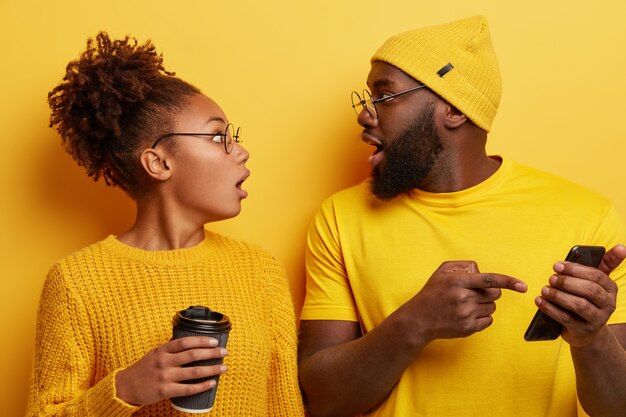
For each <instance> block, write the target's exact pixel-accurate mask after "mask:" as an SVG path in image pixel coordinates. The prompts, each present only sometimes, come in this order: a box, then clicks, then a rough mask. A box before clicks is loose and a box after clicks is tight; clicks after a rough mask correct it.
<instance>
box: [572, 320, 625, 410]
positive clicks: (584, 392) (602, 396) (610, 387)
mask: <svg viewBox="0 0 626 417" xmlns="http://www.w3.org/2000/svg"><path fill="white" fill-rule="evenodd" d="M571 352H572V358H573V360H574V367H575V369H576V386H577V390H578V397H579V398H580V402H581V405H582V406H583V408H584V409H585V411H586V412H587V413H588V414H589V415H590V416H592V417H596V416H598V417H604V416H611V417H613V416H615V417H621V416H623V415H624V410H626V351H624V348H623V347H622V346H621V345H620V343H619V341H618V340H617V338H616V337H615V334H614V333H613V331H612V330H611V328H610V326H605V327H604V328H603V329H602V330H601V331H600V333H599V334H598V336H597V338H596V340H595V341H594V342H592V343H591V345H590V346H585V347H582V348H575V347H572V348H571Z"/></svg>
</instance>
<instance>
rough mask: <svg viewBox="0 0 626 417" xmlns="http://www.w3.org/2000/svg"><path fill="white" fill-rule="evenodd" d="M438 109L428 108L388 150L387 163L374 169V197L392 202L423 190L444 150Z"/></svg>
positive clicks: (385, 161)
mask: <svg viewBox="0 0 626 417" xmlns="http://www.w3.org/2000/svg"><path fill="white" fill-rule="evenodd" d="M434 113H435V109H434V107H433V106H432V105H429V106H427V107H426V108H425V109H424V111H423V112H422V113H421V114H420V116H419V117H418V118H417V119H416V120H415V121H414V122H413V123H412V124H411V125H410V126H409V127H408V128H407V129H406V130H405V131H404V132H402V133H401V134H400V135H399V137H398V138H397V139H396V140H394V141H393V142H392V143H391V144H389V145H387V146H385V149H384V152H385V159H384V160H383V161H381V162H382V163H380V164H378V165H377V166H376V167H374V168H373V169H372V178H371V181H370V186H371V190H372V194H374V195H375V196H376V197H377V198H379V199H381V200H391V199H392V198H394V197H396V196H397V195H399V194H402V193H405V192H408V191H411V190H412V189H414V188H419V187H420V185H422V182H423V181H424V179H425V178H426V177H427V176H428V175H429V174H430V172H431V170H432V168H433V166H434V165H435V163H436V162H437V159H438V157H439V154H440V153H441V151H442V150H443V144H442V141H441V137H440V136H439V135H438V134H437V129H436V128H435V123H434Z"/></svg>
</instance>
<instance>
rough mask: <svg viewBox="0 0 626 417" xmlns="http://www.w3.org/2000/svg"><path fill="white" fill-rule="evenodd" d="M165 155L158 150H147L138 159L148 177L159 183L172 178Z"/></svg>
mask: <svg viewBox="0 0 626 417" xmlns="http://www.w3.org/2000/svg"><path fill="white" fill-rule="evenodd" d="M165 155H166V154H165V153H163V152H162V151H161V150H160V149H153V148H148V149H145V150H144V151H143V152H142V153H141V156H140V157H139V160H140V161H141V166H142V167H143V169H144V170H145V171H146V172H147V173H148V175H149V176H151V177H152V178H154V179H156V180H159V181H165V180H167V179H169V178H170V177H171V176H172V171H171V169H170V167H169V166H168V164H167V161H166V159H165Z"/></svg>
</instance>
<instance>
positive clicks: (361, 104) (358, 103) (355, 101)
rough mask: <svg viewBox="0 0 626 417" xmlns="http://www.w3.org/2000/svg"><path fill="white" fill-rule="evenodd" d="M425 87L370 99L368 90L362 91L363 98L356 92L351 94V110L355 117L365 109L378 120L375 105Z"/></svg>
mask: <svg viewBox="0 0 626 417" xmlns="http://www.w3.org/2000/svg"><path fill="white" fill-rule="evenodd" d="M424 87H426V85H425V84H421V85H418V86H417V87H413V88H410V89H408V90H405V91H400V92H399V93H395V94H390V95H385V96H383V97H381V98H376V99H372V94H371V93H370V92H369V91H368V90H363V98H361V96H360V95H359V93H357V92H356V91H353V92H352V108H353V109H354V111H355V112H356V115H357V117H358V116H359V114H361V112H362V111H363V109H366V110H367V111H368V112H369V114H370V115H371V116H372V117H373V118H374V119H378V110H377V109H376V104H377V103H380V104H384V103H386V102H387V101H389V100H391V99H394V98H396V97H398V96H401V95H403V94H407V93H412V92H413V91H417V90H419V89H420V88H424Z"/></svg>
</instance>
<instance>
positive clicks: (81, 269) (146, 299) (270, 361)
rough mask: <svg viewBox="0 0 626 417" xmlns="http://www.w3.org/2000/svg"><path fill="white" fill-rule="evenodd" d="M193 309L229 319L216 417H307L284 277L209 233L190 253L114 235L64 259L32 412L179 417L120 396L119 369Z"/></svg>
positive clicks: (266, 258)
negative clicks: (142, 245) (137, 244)
mask: <svg viewBox="0 0 626 417" xmlns="http://www.w3.org/2000/svg"><path fill="white" fill-rule="evenodd" d="M191 305H203V306H207V307H209V308H211V309H212V310H216V311H219V312H221V313H224V314H226V315H227V316H228V317H229V318H230V319H231V322H232V324H233V328H232V330H231V332H230V335H229V339H228V346H227V348H228V351H229V355H228V356H227V357H226V358H225V360H224V363H225V364H226V365H228V367H229V370H228V372H227V373H226V374H224V375H222V376H221V377H220V382H219V387H218V392H217V397H216V400H215V404H214V406H213V410H212V411H211V413H210V416H211V417H220V416H233V417H235V416H236V417H247V416H281V417H289V416H302V415H304V411H303V406H302V400H301V397H300V392H299V389H298V380H297V371H296V369H297V368H296V327H295V317H294V312H293V305H292V302H291V297H290V293H289V288H288V285H287V280H286V277H285V273H284V271H283V269H282V267H281V266H280V264H279V263H278V262H277V261H276V260H274V259H273V258H272V257H271V256H270V255H269V254H267V253H266V252H264V251H263V250H261V249H259V248H258V247H256V246H253V245H250V244H247V243H244V242H240V241H235V240H232V239H229V238H227V237H224V236H221V235H218V234H215V233H211V232H209V231H206V232H205V240H204V241H203V242H202V243H201V244H199V245H197V246H195V247H193V248H187V249H179V250H170V251H144V250H140V249H136V248H133V247H130V246H127V245H124V244H122V243H121V242H119V241H118V240H117V239H116V238H115V237H113V236H109V237H108V238H106V239H105V240H103V241H101V242H98V243H95V244H93V245H91V246H88V247H86V248H84V249H82V250H80V251H78V252H76V253H74V254H72V255H70V256H68V257H66V258H64V259H62V260H61V261H59V262H58V263H57V264H56V265H54V266H53V267H52V269H51V270H50V272H49V274H48V277H47V279H46V281H45V284H44V288H43V292H42V296H41V301H40V306H39V312H38V317H37V334H36V348H35V349H36V350H35V360H34V366H33V377H32V382H31V387H30V395H29V404H28V415H29V416H53V415H54V416H130V415H133V416H153V417H158V416H182V415H184V414H183V413H180V412H178V411H176V410H174V409H173V408H171V406H170V404H169V401H168V400H163V401H159V402H158V403H155V404H152V405H147V406H143V407H136V406H131V405H129V404H126V403H124V402H123V401H121V400H119V399H117V397H116V396H115V374H116V373H117V372H118V371H119V370H121V369H124V368H126V367H128V366H129V365H131V364H132V363H134V362H136V361H137V360H138V359H140V358H141V357H143V356H144V355H145V354H146V353H148V352H149V351H150V350H151V349H153V348H155V347H156V346H158V345H160V344H162V343H165V342H167V341H168V340H169V339H170V338H171V335H172V320H171V319H172V316H173V315H174V313H175V312H176V311H178V310H182V309H185V308H187V307H189V306H191Z"/></svg>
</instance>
